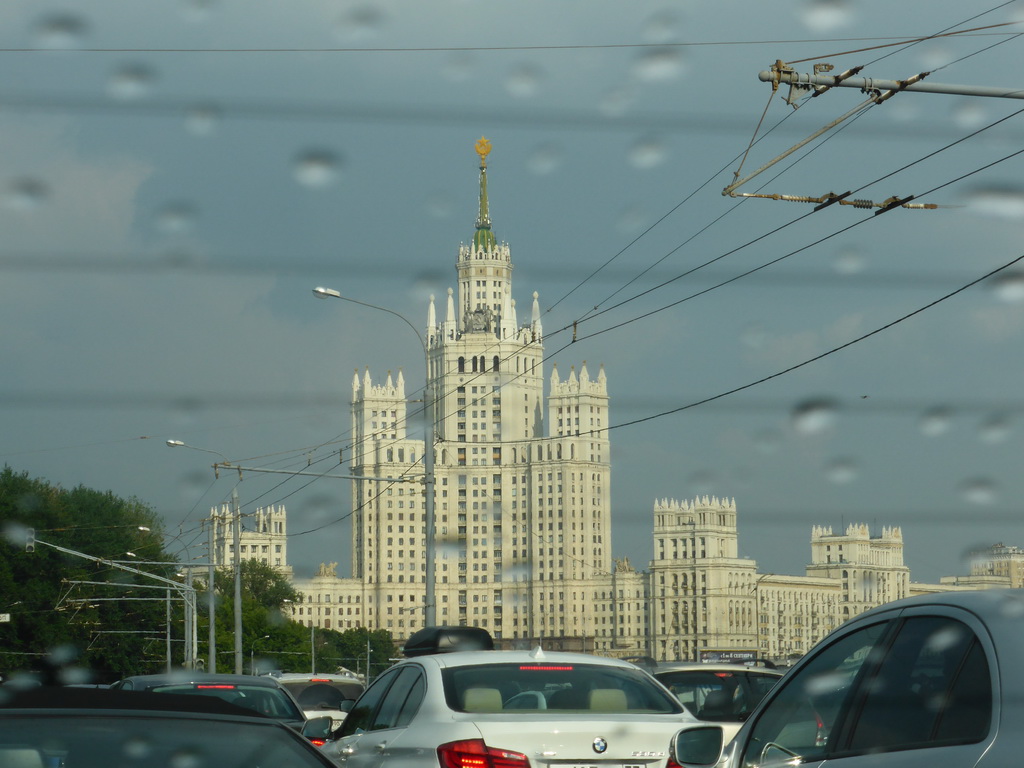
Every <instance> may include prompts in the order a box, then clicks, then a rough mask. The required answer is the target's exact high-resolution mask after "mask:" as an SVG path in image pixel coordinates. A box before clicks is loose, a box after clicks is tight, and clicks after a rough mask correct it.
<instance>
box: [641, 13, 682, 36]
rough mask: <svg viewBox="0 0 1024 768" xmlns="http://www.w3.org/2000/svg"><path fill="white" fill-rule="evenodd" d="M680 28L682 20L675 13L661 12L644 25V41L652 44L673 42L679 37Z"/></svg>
mask: <svg viewBox="0 0 1024 768" xmlns="http://www.w3.org/2000/svg"><path fill="white" fill-rule="evenodd" d="M680 26H681V20H680V18H679V16H677V15H676V14H675V13H674V12H673V11H659V12H658V13H655V14H654V15H653V16H651V17H650V18H649V19H648V20H647V21H646V22H645V23H644V29H643V35H644V39H645V40H647V41H648V42H651V43H668V42H671V41H673V40H675V39H677V38H678V37H679V28H680Z"/></svg>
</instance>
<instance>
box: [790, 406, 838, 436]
mask: <svg viewBox="0 0 1024 768" xmlns="http://www.w3.org/2000/svg"><path fill="white" fill-rule="evenodd" d="M838 410H839V407H838V405H837V404H836V402H835V401H834V400H829V399H817V400H806V401H804V402H802V403H799V404H798V405H797V406H796V407H795V408H794V409H793V417H792V418H793V428H794V429H796V431H797V432H799V433H800V434H802V435H815V434H819V433H821V432H824V431H825V430H827V429H829V428H830V427H832V426H833V424H835V420H836V414H837V412H838Z"/></svg>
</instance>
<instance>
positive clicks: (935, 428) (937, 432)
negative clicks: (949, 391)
mask: <svg viewBox="0 0 1024 768" xmlns="http://www.w3.org/2000/svg"><path fill="white" fill-rule="evenodd" d="M952 418H953V415H952V413H951V412H950V410H949V409H948V408H944V407H938V408H932V409H930V410H928V411H926V412H925V414H924V415H923V416H922V417H921V424H920V427H921V434H922V435H924V436H925V437H940V436H941V435H944V434H946V433H947V432H948V431H949V429H950V426H951V422H952Z"/></svg>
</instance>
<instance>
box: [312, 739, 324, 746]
mask: <svg viewBox="0 0 1024 768" xmlns="http://www.w3.org/2000/svg"><path fill="white" fill-rule="evenodd" d="M309 741H310V743H311V744H312V745H313V746H314V747H322V746H323V745H324V744H326V743H327V739H310V740H309Z"/></svg>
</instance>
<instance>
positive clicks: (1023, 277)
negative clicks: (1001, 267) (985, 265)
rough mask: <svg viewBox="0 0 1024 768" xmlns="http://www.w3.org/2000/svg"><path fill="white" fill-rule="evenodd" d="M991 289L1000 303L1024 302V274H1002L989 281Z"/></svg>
mask: <svg viewBox="0 0 1024 768" xmlns="http://www.w3.org/2000/svg"><path fill="white" fill-rule="evenodd" d="M989 287H990V288H991V289H992V293H993V294H994V295H995V297H996V298H997V299H999V301H1004V302H1006V303H1007V304H1019V303H1020V302H1022V301H1024V272H1000V273H999V274H998V275H996V276H995V277H993V278H992V279H991V280H990V281H989Z"/></svg>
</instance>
